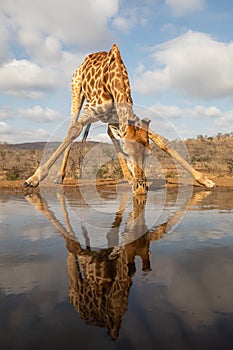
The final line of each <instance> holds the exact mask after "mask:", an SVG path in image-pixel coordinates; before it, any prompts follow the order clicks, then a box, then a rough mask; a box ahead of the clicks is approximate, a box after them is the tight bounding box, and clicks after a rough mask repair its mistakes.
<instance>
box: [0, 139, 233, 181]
mask: <svg viewBox="0 0 233 350" xmlns="http://www.w3.org/2000/svg"><path fill="white" fill-rule="evenodd" d="M172 144H173V147H175V148H178V150H179V146H180V142H178V141H177V142H173V143H172ZM185 144H186V147H187V149H188V152H189V159H187V160H189V161H190V162H191V163H192V165H193V167H194V168H195V169H197V170H199V171H202V172H204V173H206V174H211V175H213V176H215V177H220V176H229V175H230V176H231V175H233V156H232V149H233V137H232V135H230V136H225V135H222V136H221V137H220V136H218V137H214V138H212V137H211V138H210V137H202V136H199V137H198V138H197V139H189V140H187V141H186V142H185ZM57 145H58V144H57V143H53V144H50V145H49V147H48V145H47V146H46V143H28V144H19V145H9V144H6V143H4V144H0V180H20V179H26V178H27V177H29V176H30V175H32V174H33V172H34V171H35V170H36V168H37V167H38V165H39V164H40V161H41V157H42V155H43V154H45V153H46V152H45V151H44V149H45V146H46V147H47V150H49V151H50V152H52V151H53V149H55V148H56V147H57ZM81 147H82V148H81ZM152 148H153V152H154V155H155V156H152V157H150V158H149V159H148V162H147V169H146V171H147V176H148V177H160V175H161V169H162V171H163V174H165V177H167V178H175V177H176V176H177V171H176V166H175V163H174V162H173V160H172V159H171V158H169V156H167V155H166V154H165V153H164V152H162V151H161V150H159V149H158V148H157V147H156V146H155V145H152ZM185 157H186V158H187V155H186V156H185ZM82 160H83V162H82ZM81 164H82V166H81ZM158 164H159V165H160V170H158V168H159V167H158ZM58 167H59V165H58V164H57V165H56V168H57V169H58ZM57 169H56V170H57ZM96 174H97V177H99V178H103V179H105V178H111V179H117V178H120V177H121V170H120V166H119V163H118V160H117V157H116V153H115V150H114V148H113V146H112V145H109V144H97V143H95V142H87V143H85V144H84V145H83V146H81V143H75V144H74V145H73V147H72V151H71V154H70V158H69V162H68V167H67V177H69V178H73V179H77V178H79V177H80V176H81V177H82V178H84V179H85V178H91V177H93V178H94V177H95V176H96Z"/></svg>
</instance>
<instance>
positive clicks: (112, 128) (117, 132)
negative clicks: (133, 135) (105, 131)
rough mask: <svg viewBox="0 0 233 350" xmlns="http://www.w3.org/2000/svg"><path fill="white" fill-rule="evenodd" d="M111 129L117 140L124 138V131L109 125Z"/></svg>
mask: <svg viewBox="0 0 233 350" xmlns="http://www.w3.org/2000/svg"><path fill="white" fill-rule="evenodd" d="M109 129H110V130H111V133H112V134H113V136H114V138H115V139H116V140H121V139H122V132H121V131H120V130H119V129H118V128H117V127H116V126H114V125H109Z"/></svg>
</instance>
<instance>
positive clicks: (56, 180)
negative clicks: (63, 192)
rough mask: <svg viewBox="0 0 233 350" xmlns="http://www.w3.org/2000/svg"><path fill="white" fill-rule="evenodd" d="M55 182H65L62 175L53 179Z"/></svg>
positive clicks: (59, 183)
mask: <svg viewBox="0 0 233 350" xmlns="http://www.w3.org/2000/svg"><path fill="white" fill-rule="evenodd" d="M53 183H54V184H57V185H62V184H63V178H62V177H60V176H59V177H56V179H55V180H54V181H53Z"/></svg>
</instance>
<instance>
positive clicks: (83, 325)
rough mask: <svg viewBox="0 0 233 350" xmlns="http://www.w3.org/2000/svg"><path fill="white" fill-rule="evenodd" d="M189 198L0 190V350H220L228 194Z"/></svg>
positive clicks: (229, 244)
mask: <svg viewBox="0 0 233 350" xmlns="http://www.w3.org/2000/svg"><path fill="white" fill-rule="evenodd" d="M189 194H190V193H189ZM189 194H188V195H187V193H186V192H185V191H184V193H183V194H182V195H181V196H180V197H179V199H178V200H177V193H176V191H175V190H172V191H168V192H167V191H166V192H165V191H164V189H159V190H156V191H151V192H150V193H149V196H148V198H147V200H143V199H141V200H137V201H136V202H135V201H133V200H132V197H131V195H130V194H129V193H126V192H125V191H124V190H123V191H122V192H118V193H117V194H116V193H115V192H112V191H105V192H104V191H103V193H101V196H100V197H98V196H97V197H96V196H95V194H92V192H90V193H88V194H87V198H88V200H87V199H86V198H83V196H82V194H80V193H79V191H77V190H72V191H67V192H65V193H63V192H61V193H56V192H55V191H53V192H46V191H44V192H43V191H42V193H41V195H37V194H35V193H34V194H32V195H28V196H24V195H11V194H4V193H2V194H1V195H0V223H1V226H0V238H1V245H0V276H1V278H0V349H1V350H5V349H25V350H26V349H30V350H31V349H34V350H35V349H55V348H56V349H67V348H68V347H69V346H72V347H73V348H78V349H97V348H101V349H123V350H124V349H128V350H130V349H179V350H180V349H202V348H203V349H211V350H212V349H232V344H233V298H232V295H233V254H232V253H233V234H232V226H233V225H232V224H233V196H232V194H233V192H232V191H229V190H215V191H213V192H206V191H199V192H195V193H193V195H192V196H191V198H190V202H189V205H188V207H187V198H188V196H189ZM185 196H186V200H184V201H183V198H185ZM184 214H185V215H184ZM125 243H128V244H127V245H125ZM119 246H120V248H118V249H117V247H119Z"/></svg>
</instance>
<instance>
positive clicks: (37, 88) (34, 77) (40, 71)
mask: <svg viewBox="0 0 233 350" xmlns="http://www.w3.org/2000/svg"><path fill="white" fill-rule="evenodd" d="M0 76H1V80H0V91H3V92H5V93H9V94H11V95H15V96H21V97H27V98H38V97H42V96H43V93H44V91H51V90H52V89H53V88H54V86H56V84H57V78H56V74H55V72H53V71H52V70H49V69H46V68H41V67H39V66H38V65H37V64H35V63H33V62H30V61H28V60H16V59H14V60H12V61H11V62H9V63H5V64H4V65H3V66H1V67H0Z"/></svg>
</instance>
